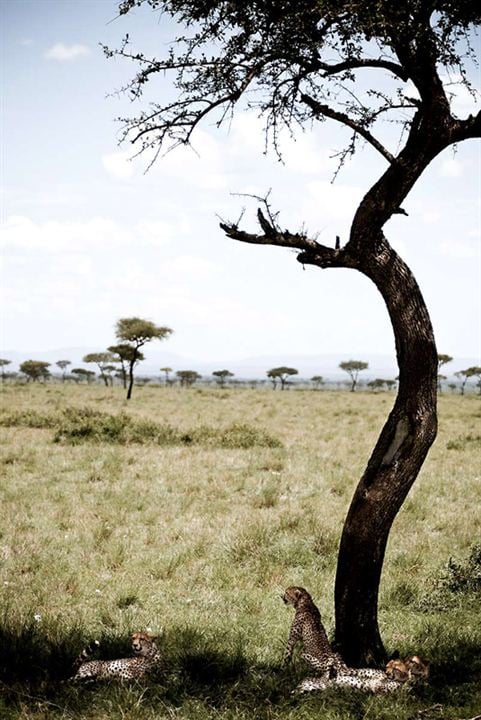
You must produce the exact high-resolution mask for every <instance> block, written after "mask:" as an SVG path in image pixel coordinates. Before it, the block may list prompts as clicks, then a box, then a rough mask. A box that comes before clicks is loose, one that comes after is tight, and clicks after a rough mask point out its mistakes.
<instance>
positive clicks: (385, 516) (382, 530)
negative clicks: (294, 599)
mask: <svg viewBox="0 0 481 720" xmlns="http://www.w3.org/2000/svg"><path fill="white" fill-rule="evenodd" d="M357 269H359V270H360V271H361V272H362V273H363V274H364V275H367V276H368V277H369V278H370V279H371V280H373V282H374V283H375V284H376V286H377V287H378V289H379V291H380V292H381V294H382V296H383V298H384V301H385V303H386V305H387V308H388V311H389V315H390V318H391V322H392V326H393V330H394V335H395V340H396V352H397V358H398V363H399V390H398V396H397V398H396V402H395V405H394V407H393V409H392V411H391V413H390V415H389V418H388V420H387V422H386V424H385V426H384V428H383V430H382V432H381V435H380V437H379V439H378V441H377V443H376V446H375V448H374V450H373V453H372V455H371V458H370V460H369V463H368V465H367V468H366V471H365V472H364V475H363V476H362V478H361V480H360V482H359V485H358V487H357V489H356V492H355V494H354V497H353V499H352V502H351V506H350V508H349V511H348V514H347V518H346V521H345V524H344V528H343V532H342V538H341V544H340V550H339V557H338V566H337V576H336V588H335V599H336V644H337V645H338V648H339V651H340V652H341V654H342V656H343V657H344V659H345V660H346V662H347V663H348V664H349V665H354V666H355V665H358V666H359V665H373V664H380V663H382V662H383V661H384V660H385V651H384V647H383V644H382V641H381V637H380V634H379V628H378V622H377V601H378V589H379V583H380V578H381V570H382V565H383V559H384V552H385V549H386V543H387V539H388V536H389V531H390V529H391V526H392V523H393V521H394V518H395V517H396V515H397V513H398V511H399V509H400V508H401V505H402V504H403V502H404V499H405V497H406V495H407V493H408V492H409V489H410V487H411V485H412V484H413V482H414V480H415V479H416V477H417V474H418V472H419V470H420V468H421V466H422V464H423V461H424V459H425V457H426V454H427V452H428V450H429V448H430V446H431V444H432V443H433V441H434V439H435V437H436V428H437V421H436V387H437V352H436V345H435V341H434V334H433V329H432V325H431V321H430V318H429V314H428V311H427V308H426V305H425V303H424V300H423V297H422V295H421V292H420V290H419V287H418V285H417V283H416V281H415V279H414V276H413V275H412V273H411V271H410V270H409V268H408V267H407V265H406V264H405V263H404V262H403V261H402V260H401V258H400V257H399V256H398V255H397V254H396V253H395V252H394V250H393V249H392V248H391V247H390V246H389V245H388V243H387V242H386V241H385V240H384V239H383V238H382V237H381V238H380V239H379V241H378V242H377V243H376V254H371V255H368V256H364V257H361V258H359V266H358V268H357Z"/></svg>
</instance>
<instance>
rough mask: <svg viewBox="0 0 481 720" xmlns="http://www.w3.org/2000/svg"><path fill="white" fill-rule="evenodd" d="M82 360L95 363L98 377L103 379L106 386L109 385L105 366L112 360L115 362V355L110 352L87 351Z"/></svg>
mask: <svg viewBox="0 0 481 720" xmlns="http://www.w3.org/2000/svg"><path fill="white" fill-rule="evenodd" d="M82 362H84V363H95V365H97V367H98V369H99V371H100V377H101V378H102V380H103V381H104V384H105V386H106V387H108V386H109V378H108V373H106V371H105V370H106V368H107V367H108V366H109V365H111V364H112V363H113V362H115V356H114V355H113V353H111V352H95V353H88V354H87V355H84V357H83V358H82Z"/></svg>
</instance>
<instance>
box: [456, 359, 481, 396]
mask: <svg viewBox="0 0 481 720" xmlns="http://www.w3.org/2000/svg"><path fill="white" fill-rule="evenodd" d="M454 374H455V375H456V377H458V378H460V379H461V378H463V380H462V381H461V395H464V390H465V388H466V383H467V381H468V380H469V378H471V377H476V376H477V375H479V376H480V377H481V368H479V367H476V366H475V365H474V366H472V367H469V368H466V370H459V371H458V372H456V373H454Z"/></svg>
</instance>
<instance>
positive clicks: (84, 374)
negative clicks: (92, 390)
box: [72, 368, 95, 385]
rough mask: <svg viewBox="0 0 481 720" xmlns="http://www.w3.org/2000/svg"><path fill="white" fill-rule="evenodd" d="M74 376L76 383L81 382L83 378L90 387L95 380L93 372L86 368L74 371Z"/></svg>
mask: <svg viewBox="0 0 481 720" xmlns="http://www.w3.org/2000/svg"><path fill="white" fill-rule="evenodd" d="M72 375H73V377H74V379H75V381H76V382H80V380H82V378H84V379H85V380H86V381H87V385H90V383H91V382H92V381H93V380H94V378H95V373H94V371H93V370H86V369H85V368H74V369H73V370H72Z"/></svg>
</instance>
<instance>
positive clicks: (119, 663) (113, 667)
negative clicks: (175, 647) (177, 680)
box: [71, 632, 161, 681]
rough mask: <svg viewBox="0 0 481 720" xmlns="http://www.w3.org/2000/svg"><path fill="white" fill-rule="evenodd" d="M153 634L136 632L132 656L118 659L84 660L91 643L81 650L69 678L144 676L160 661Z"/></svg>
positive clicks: (99, 678)
mask: <svg viewBox="0 0 481 720" xmlns="http://www.w3.org/2000/svg"><path fill="white" fill-rule="evenodd" d="M155 639H156V638H155V636H154V635H150V634H149V633H144V632H137V633H134V634H133V635H132V650H133V652H134V657H129V658H120V659H119V660H89V661H87V662H84V660H85V658H87V657H88V656H89V655H90V653H91V652H92V650H93V649H94V646H95V645H96V646H98V644H99V643H98V642H97V641H96V642H95V643H92V644H91V645H89V647H88V648H86V649H85V650H83V651H82V653H81V654H80V655H79V657H78V658H77V661H76V663H75V666H76V672H75V675H73V677H72V678H71V679H72V681H76V680H109V679H117V680H138V679H139V678H143V677H145V676H146V675H147V674H148V673H149V672H150V671H151V670H152V669H153V668H154V667H155V666H156V665H157V664H158V662H159V661H160V659H161V653H160V650H159V648H158V647H157V645H156V643H155Z"/></svg>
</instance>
